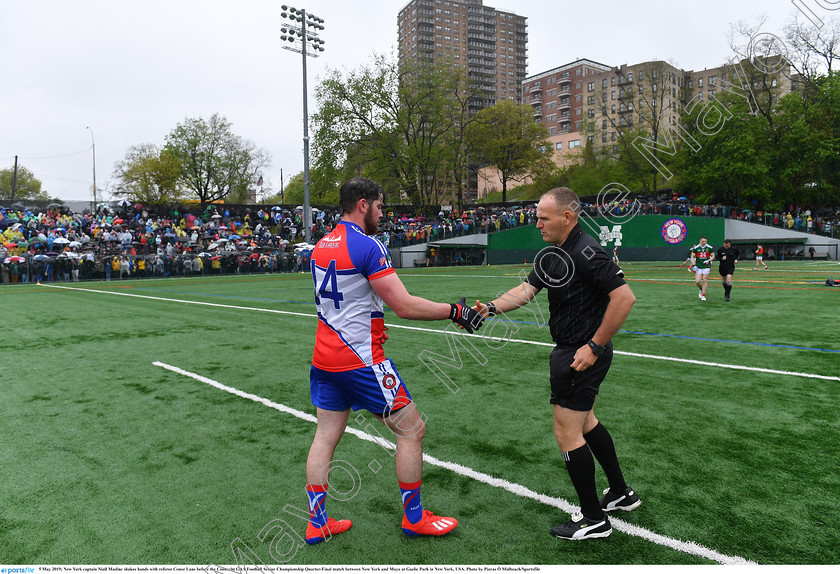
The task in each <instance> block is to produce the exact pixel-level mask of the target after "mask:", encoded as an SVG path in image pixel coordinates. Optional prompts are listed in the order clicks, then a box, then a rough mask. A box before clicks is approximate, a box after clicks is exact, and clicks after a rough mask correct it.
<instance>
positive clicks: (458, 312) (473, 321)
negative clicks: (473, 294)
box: [449, 297, 484, 333]
mask: <svg viewBox="0 0 840 574" xmlns="http://www.w3.org/2000/svg"><path fill="white" fill-rule="evenodd" d="M466 303H467V298H466V297H461V300H460V301H458V302H457V303H450V305H451V306H452V310H451V311H450V312H449V318H450V319H452V322H453V323H457V324H458V325H459V326H461V327H463V328H464V329H466V330H467V332H468V333H472V332H473V330H477V329H480V328H481V324H482V323H483V322H484V317H482V316H481V314H480V313H479V312H478V311H476V310H474V309H473V308H472V307H467V305H466Z"/></svg>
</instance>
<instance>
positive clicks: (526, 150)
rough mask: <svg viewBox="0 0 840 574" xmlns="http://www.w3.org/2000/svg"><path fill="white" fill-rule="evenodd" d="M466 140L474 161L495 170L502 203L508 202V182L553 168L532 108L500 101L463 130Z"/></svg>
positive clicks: (545, 134)
mask: <svg viewBox="0 0 840 574" xmlns="http://www.w3.org/2000/svg"><path fill="white" fill-rule="evenodd" d="M466 139H467V148H468V149H469V150H470V152H471V154H472V159H473V160H475V161H477V162H478V163H481V164H485V165H489V166H493V167H495V168H496V169H497V170H498V172H499V176H500V178H501V180H502V201H507V187H508V182H509V181H521V180H522V179H523V178H524V177H526V176H531V175H533V174H534V173H535V172H545V171H548V170H550V169H551V167H552V166H553V162H552V161H551V147H550V146H551V144H550V143H549V142H548V130H547V129H546V128H545V126H543V125H542V124H540V123H536V122H534V110H533V108H531V107H530V106H523V105H517V104H516V103H515V102H514V101H513V100H502V101H501V102H499V103H497V104H496V105H495V106H492V107H489V108H484V109H483V110H481V111H480V112H478V114H476V116H475V119H474V121H473V122H471V123H470V125H469V127H468V128H467V130H466Z"/></svg>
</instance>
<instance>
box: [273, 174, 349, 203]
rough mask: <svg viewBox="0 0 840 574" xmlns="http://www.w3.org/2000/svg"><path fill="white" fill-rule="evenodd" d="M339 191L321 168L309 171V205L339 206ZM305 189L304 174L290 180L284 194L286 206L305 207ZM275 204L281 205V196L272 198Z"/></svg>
mask: <svg viewBox="0 0 840 574" xmlns="http://www.w3.org/2000/svg"><path fill="white" fill-rule="evenodd" d="M338 189H339V186H338V185H336V183H335V181H334V180H332V179H330V178H328V177H327V176H325V174H324V173H323V172H322V170H321V169H319V168H312V169H310V170H309V203H310V204H316V205H337V204H338ZM303 196H304V187H303V172H300V173H298V174H295V175H293V176H292V177H291V178H289V181H288V183H287V184H286V187H285V189H284V192H283V201H284V203H286V204H292V203H295V204H300V205H303ZM271 201H272V202H274V203H280V195H279V194H277V195H274V196H272V198H271Z"/></svg>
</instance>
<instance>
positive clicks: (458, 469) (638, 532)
mask: <svg viewBox="0 0 840 574" xmlns="http://www.w3.org/2000/svg"><path fill="white" fill-rule="evenodd" d="M152 365H154V366H156V367H161V368H163V369H166V370H168V371H172V372H173V373H177V374H179V375H183V376H185V377H190V378H191V379H195V380H196V381H199V382H202V383H206V384H208V385H210V386H212V387H215V388H217V389H221V390H223V391H226V392H228V393H231V394H234V395H236V396H238V397H242V398H245V399H249V400H252V401H255V402H258V403H260V404H263V405H265V406H267V407H270V408H272V409H276V410H278V411H280V412H283V413H287V414H290V415H293V416H295V417H297V418H299V419H302V420H305V421H308V422H311V423H317V422H318V421H317V419H316V418H315V417H314V416H312V415H310V414H309V413H305V412H303V411H299V410H297V409H293V408H292V407H287V406H286V405H283V404H280V403H275V402H274V401H271V400H269V399H264V398H262V397H260V396H257V395H254V394H251V393H247V392H245V391H240V390H239V389H235V388H233V387H229V386H227V385H224V384H222V383H220V382H218V381H214V380H213V379H208V378H207V377H203V376H201V375H199V374H197V373H192V372H190V371H185V370H184V369H181V368H178V367H174V366H172V365H168V364H166V363H161V362H160V361H154V362H153V363H152ZM347 432H348V433H350V434H352V435H355V436H356V437H358V438H360V439H362V440H366V441H368V442H372V443H375V444H378V445H379V446H383V447H385V446H386V445H385V444H383V441H382V438H381V437H380V438H376V437H374V436H373V435H371V434H368V433H366V432H364V431H360V430H358V429H356V428H353V427H351V426H348V427H347ZM385 443H387V447H388V448H389V449H395V448H396V445H395V444H393V443H391V442H390V441H387V440H386V441H385ZM423 461H424V462H427V463H429V464H431V465H434V466H439V467H441V468H445V469H447V470H450V471H452V472H454V473H455V474H460V475H461V476H465V477H467V478H471V479H473V480H476V481H478V482H483V483H484V484H487V485H490V486H495V487H497V488H502V489H504V490H507V491H508V492H511V493H513V494H515V495H517V496H521V497H523V498H530V499H531V500H535V501H537V502H541V503H542V504H545V505H547V506H553V507H555V508H559V509H560V510H562V511H563V512H568V513H570V514H571V513H573V512H578V511H579V510H580V509H579V508H578V507H577V506H573V505H572V504H570V503H569V502H567V501H566V500H564V499H562V498H557V497H553V496H546V495H544V494H540V493H538V492H534V491H533V490H531V489H529V488H527V487H525V486H522V485H521V484H517V483H515V482H510V481H507V480H504V479H502V478H496V477H495V476H491V475H489V474H485V473H483V472H478V471H476V470H473V469H471V468H469V467H467V466H463V465H461V464H458V463H454V462H447V461H444V460H440V459H437V458H435V457H433V456H431V455H429V454H426V453H423ZM610 523H612V526H613V528H615V529H616V530H618V531H619V532H624V533H625V534H629V535H630V536H638V537H639V538H643V539H645V540H648V541H650V542H653V543H654V544H659V545H660V546H666V547H668V548H672V549H674V550H677V551H679V552H683V553H685V554H691V555H694V556H699V557H701V558H706V559H708V560H713V561H714V562H717V563H719V564H733V565H734V564H737V565H756V563H755V562H752V561H750V560H747V559H746V558H741V557H740V556H728V555H726V554H721V553H720V552H718V551H716V550H712V549H710V548H706V547H705V546H703V545H702V544H698V543H696V542H683V541H682V540H676V539H674V538H669V537H668V536H663V535H661V534H657V533H655V532H652V531H650V530H648V529H647V528H642V527H641V526H636V525H634V524H630V523H628V522H625V521H623V520H621V519H620V518H613V517H612V516H611V517H610Z"/></svg>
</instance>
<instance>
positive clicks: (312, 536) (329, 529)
mask: <svg viewBox="0 0 840 574" xmlns="http://www.w3.org/2000/svg"><path fill="white" fill-rule="evenodd" d="M351 526H353V523H352V522H351V521H349V520H334V519H332V518H327V524H326V526H324V527H323V528H318V527H317V526H313V525H312V523H311V522H310V523H309V524H308V525H307V527H306V543H307V544H318V543H319V542H323V541H324V539H325V538H326V537H328V536H335V535H336V534H341V533H342V532H346V531H348V530H350V527H351Z"/></svg>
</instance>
